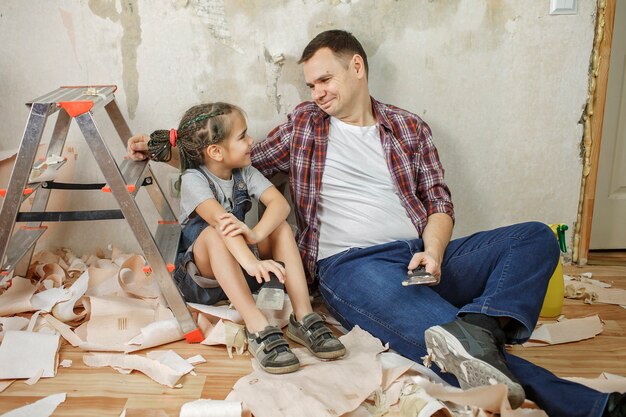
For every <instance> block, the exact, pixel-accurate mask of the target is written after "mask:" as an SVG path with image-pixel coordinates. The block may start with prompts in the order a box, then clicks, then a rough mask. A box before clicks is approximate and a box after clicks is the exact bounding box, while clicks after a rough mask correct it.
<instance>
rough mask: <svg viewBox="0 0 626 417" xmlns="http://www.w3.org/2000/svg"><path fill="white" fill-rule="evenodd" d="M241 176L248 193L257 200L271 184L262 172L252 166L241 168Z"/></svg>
mask: <svg viewBox="0 0 626 417" xmlns="http://www.w3.org/2000/svg"><path fill="white" fill-rule="evenodd" d="M243 177H244V180H245V182H246V185H247V187H248V194H250V197H252V198H254V199H255V200H257V201H258V200H259V199H260V198H261V195H262V194H263V192H264V191H265V190H267V189H268V188H270V187H271V186H272V183H271V182H270V180H268V179H267V178H265V177H264V176H263V174H261V173H260V172H259V170H258V169H256V168H255V167H253V166H249V167H246V168H244V169H243Z"/></svg>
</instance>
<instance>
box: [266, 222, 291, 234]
mask: <svg viewBox="0 0 626 417" xmlns="http://www.w3.org/2000/svg"><path fill="white" fill-rule="evenodd" d="M270 236H271V237H277V236H293V230H291V226H290V225H289V223H287V221H283V222H282V223H280V224H279V225H278V226H276V229H274V231H273V232H272V233H271V234H270Z"/></svg>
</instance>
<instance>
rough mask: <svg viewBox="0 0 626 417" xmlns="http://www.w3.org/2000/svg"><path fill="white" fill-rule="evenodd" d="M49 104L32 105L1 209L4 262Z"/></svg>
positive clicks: (0, 239)
mask: <svg viewBox="0 0 626 417" xmlns="http://www.w3.org/2000/svg"><path fill="white" fill-rule="evenodd" d="M50 106H51V105H50V104H41V103H34V104H32V106H31V108H30V115H29V116H28V122H27V124H26V129H25V130H24V135H23V137H22V143H21V145H20V150H19V152H18V154H17V158H16V159H15V165H14V166H13V172H12V173H11V179H10V181H9V187H8V189H7V194H6V196H5V198H4V203H3V204H2V210H1V211H0V265H2V264H3V263H4V256H5V255H6V251H7V247H8V245H9V238H10V237H11V235H12V233H13V227H14V226H15V220H16V218H17V213H18V211H19V209H20V206H21V202H22V193H23V192H24V187H26V184H27V182H28V177H29V176H30V171H31V169H32V167H33V162H34V161H35V156H36V155H37V148H38V146H39V143H40V142H41V135H42V134H43V130H44V127H45V125H46V119H47V118H48V114H49V110H50Z"/></svg>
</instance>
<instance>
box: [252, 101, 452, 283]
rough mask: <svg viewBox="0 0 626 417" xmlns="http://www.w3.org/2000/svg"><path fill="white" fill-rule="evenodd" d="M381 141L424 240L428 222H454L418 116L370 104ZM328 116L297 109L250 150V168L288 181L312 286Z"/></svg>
mask: <svg viewBox="0 0 626 417" xmlns="http://www.w3.org/2000/svg"><path fill="white" fill-rule="evenodd" d="M372 108H373V110H374V116H375V117H376V120H377V122H378V126H379V131H380V140H381V143H382V147H383V152H384V154H385V159H386V161H387V166H388V167H389V172H390V173H391V177H392V179H393V181H394V183H395V185H396V187H397V189H398V190H399V191H400V200H401V202H402V205H403V207H404V209H405V210H406V212H407V214H408V216H409V218H410V219H411V221H412V222H413V224H414V225H415V229H416V230H417V232H418V233H419V234H420V235H421V234H422V232H423V231H424V227H425V226H426V222H427V220H428V216H429V215H431V214H433V213H446V214H448V215H449V216H450V217H452V218H453V219H454V208H453V205H452V199H451V196H450V190H449V189H448V186H447V185H446V184H445V182H444V178H443V177H444V170H443V166H442V165H441V162H440V161H439V155H438V154H437V149H436V148H435V145H434V144H433V141H432V134H431V131H430V128H429V127H428V125H427V124H426V123H425V122H424V121H422V119H420V118H419V117H418V116H417V115H415V114H413V113H410V112H407V111H405V110H402V109H400V108H397V107H394V106H390V105H387V104H383V103H380V102H378V101H376V100H374V99H373V98H372ZM329 125H330V116H329V115H328V114H326V113H324V112H323V111H322V110H321V109H320V108H319V107H318V106H317V105H316V104H315V103H313V102H311V101H307V102H304V103H301V104H300V105H298V106H297V107H296V108H295V109H294V110H293V112H292V113H291V114H289V115H288V116H287V122H286V123H284V124H282V125H280V126H278V127H277V128H275V129H274V130H272V131H271V132H270V134H269V135H268V138H267V140H264V141H262V142H260V143H258V144H257V145H255V146H254V147H253V149H252V165H254V167H256V168H257V169H258V170H259V171H261V173H262V174H263V175H265V176H266V177H268V178H270V177H272V176H273V175H275V174H277V173H279V172H282V173H285V174H288V175H289V188H290V191H291V198H292V200H293V203H294V209H295V214H296V220H297V223H298V234H297V236H296V240H297V242H298V247H299V248H300V255H301V256H302V260H303V262H304V268H305V271H306V272H307V275H308V279H309V282H313V278H314V277H315V264H316V261H317V253H318V243H319V220H318V218H317V207H318V201H319V194H320V188H321V184H322V175H323V174H324V164H325V161H326V148H327V146H328V131H329Z"/></svg>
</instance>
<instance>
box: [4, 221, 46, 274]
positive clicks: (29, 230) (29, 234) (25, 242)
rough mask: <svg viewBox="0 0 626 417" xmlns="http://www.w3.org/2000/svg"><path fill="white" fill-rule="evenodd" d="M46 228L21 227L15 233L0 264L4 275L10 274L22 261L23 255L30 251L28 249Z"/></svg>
mask: <svg viewBox="0 0 626 417" xmlns="http://www.w3.org/2000/svg"><path fill="white" fill-rule="evenodd" d="M47 228H48V227H47V226H39V227H25V226H24V227H22V228H20V230H18V231H17V232H15V234H13V236H12V237H11V240H10V241H9V246H8V247H7V252H6V258H5V262H0V264H1V265H2V268H1V271H2V272H3V273H4V272H5V271H6V272H10V271H11V270H12V269H13V268H15V265H17V263H18V262H19V261H20V259H22V257H23V256H24V255H26V253H27V252H28V251H29V250H30V248H31V247H32V246H33V245H34V244H35V242H37V239H39V238H40V237H41V235H43V233H44V232H45V231H46V229H47Z"/></svg>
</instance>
